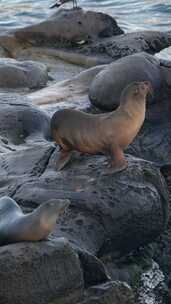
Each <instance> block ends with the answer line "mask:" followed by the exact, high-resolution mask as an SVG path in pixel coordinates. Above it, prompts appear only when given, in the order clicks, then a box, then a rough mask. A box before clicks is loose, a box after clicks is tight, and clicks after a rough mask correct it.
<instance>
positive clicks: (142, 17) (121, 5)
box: [0, 0, 171, 32]
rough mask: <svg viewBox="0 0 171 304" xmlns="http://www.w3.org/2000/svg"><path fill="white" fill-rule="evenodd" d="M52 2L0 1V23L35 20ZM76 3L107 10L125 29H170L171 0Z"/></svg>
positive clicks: (82, 0) (9, 25) (13, 24)
mask: <svg viewBox="0 0 171 304" xmlns="http://www.w3.org/2000/svg"><path fill="white" fill-rule="evenodd" d="M55 1H56V0H0V16H1V17H0V26H1V28H2V27H5V28H16V27H23V26H26V25H28V24H34V23H37V22H39V21H41V20H43V19H44V18H46V17H47V16H49V15H50V14H52V13H53V12H54V10H50V9H49V7H50V6H51V5H52V4H54V3H55ZM78 4H79V6H81V7H84V8H86V9H93V10H96V11H102V12H105V13H109V14H110V15H112V16H114V17H115V18H116V19H117V21H118V23H119V25H120V26H121V27H122V28H123V29H124V30H125V31H127V32H128V31H129V32H130V31H137V30H143V29H148V30H161V31H169V30H170V31H171V0H78ZM70 5H72V4H70ZM66 6H67V7H68V4H67V5H66Z"/></svg>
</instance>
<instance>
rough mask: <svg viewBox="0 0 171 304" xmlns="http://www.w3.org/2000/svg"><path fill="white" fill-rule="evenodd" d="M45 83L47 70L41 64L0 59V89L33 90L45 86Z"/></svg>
mask: <svg viewBox="0 0 171 304" xmlns="http://www.w3.org/2000/svg"><path fill="white" fill-rule="evenodd" d="M47 81H48V72H47V68H46V66H45V65H44V64H42V63H38V62H33V61H22V62H21V61H16V60H15V59H11V58H1V59H0V87H5V88H19V87H27V88H30V89H33V88H34V89H35V88H40V87H42V86H45V85H46V83H47Z"/></svg>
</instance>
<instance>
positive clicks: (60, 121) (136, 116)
mask: <svg viewBox="0 0 171 304" xmlns="http://www.w3.org/2000/svg"><path fill="white" fill-rule="evenodd" d="M151 90H152V87H151V83H150V82H134V83H132V84H130V85H128V86H127V87H126V89H124V90H123V92H122V94H121V99H120V106H119V107H118V108H117V110H116V111H113V112H111V113H105V114H94V115H93V114H87V113H84V112H81V111H77V110H71V109H66V110H60V111H58V112H56V113H55V114H54V115H53V116H52V119H51V132H52V137H53V139H54V140H55V141H56V143H57V144H59V145H60V147H61V152H60V157H59V160H58V162H57V168H58V170H60V169H62V168H63V167H64V166H65V165H66V163H67V162H68V161H69V159H70V157H71V151H72V150H78V151H80V152H84V153H90V154H97V153H98V152H102V153H104V154H106V155H108V156H110V164H111V169H112V170H111V172H113V173H114V172H118V171H121V170H124V169H125V168H126V167H127V162H126V160H125V157H124V153H123V150H124V149H125V148H126V147H127V146H128V145H129V144H130V143H131V142H132V141H133V139H134V137H135V136H136V135H137V133H138V131H139V129H140V128H141V126H142V124H143V122H144V119H145V110H146V96H147V94H148V93H149V92H150V91H151Z"/></svg>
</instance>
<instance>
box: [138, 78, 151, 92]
mask: <svg viewBox="0 0 171 304" xmlns="http://www.w3.org/2000/svg"><path fill="white" fill-rule="evenodd" d="M138 87H139V92H140V94H142V95H147V94H148V93H149V94H150V95H153V87H152V84H151V82H150V81H143V82H140V83H139V85H138Z"/></svg>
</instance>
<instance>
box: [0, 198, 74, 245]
mask: <svg viewBox="0 0 171 304" xmlns="http://www.w3.org/2000/svg"><path fill="white" fill-rule="evenodd" d="M69 204H70V201H69V200H67V199H52V200H49V201H48V202H46V203H43V204H42V205H40V206H39V207H38V208H36V209H35V210H34V211H33V212H31V213H28V214H23V212H22V210H21V208H20V206H19V205H18V204H17V203H16V202H15V201H14V200H13V199H12V198H10V197H8V196H4V197H2V198H0V245H5V244H9V243H15V242H21V241H40V240H43V239H46V238H47V236H48V234H49V233H50V232H51V231H52V229H53V228H54V227H55V224H56V220H57V219H58V217H59V216H60V215H61V214H63V213H64V211H65V210H66V208H67V207H68V206H69Z"/></svg>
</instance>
